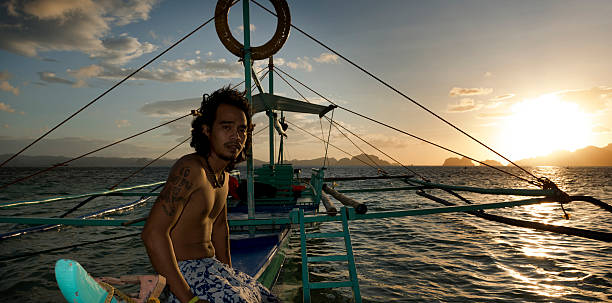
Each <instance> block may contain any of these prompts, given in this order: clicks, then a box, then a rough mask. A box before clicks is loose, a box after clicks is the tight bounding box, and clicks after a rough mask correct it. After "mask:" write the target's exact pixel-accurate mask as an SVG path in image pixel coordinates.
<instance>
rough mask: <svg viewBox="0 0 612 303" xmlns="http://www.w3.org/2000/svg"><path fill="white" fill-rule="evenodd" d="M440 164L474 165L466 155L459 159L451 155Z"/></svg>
mask: <svg viewBox="0 0 612 303" xmlns="http://www.w3.org/2000/svg"><path fill="white" fill-rule="evenodd" d="M442 166H474V163H473V162H472V160H470V159H468V158H466V157H463V158H461V159H459V158H454V157H451V158H448V159H446V160H444V163H443V164H442Z"/></svg>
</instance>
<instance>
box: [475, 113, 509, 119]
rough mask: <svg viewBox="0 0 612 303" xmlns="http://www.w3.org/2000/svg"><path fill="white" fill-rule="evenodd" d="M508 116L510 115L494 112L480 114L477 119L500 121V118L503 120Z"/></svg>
mask: <svg viewBox="0 0 612 303" xmlns="http://www.w3.org/2000/svg"><path fill="white" fill-rule="evenodd" d="M508 116H510V113H500V112H494V113H480V114H478V118H482V119H501V118H505V117H508Z"/></svg>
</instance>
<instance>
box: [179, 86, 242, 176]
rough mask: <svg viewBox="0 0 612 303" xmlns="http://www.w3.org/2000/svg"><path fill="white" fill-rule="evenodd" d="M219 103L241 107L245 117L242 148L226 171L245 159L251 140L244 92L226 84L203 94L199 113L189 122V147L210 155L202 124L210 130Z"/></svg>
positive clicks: (199, 152)
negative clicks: (245, 123)
mask: <svg viewBox="0 0 612 303" xmlns="http://www.w3.org/2000/svg"><path fill="white" fill-rule="evenodd" d="M220 104H228V105H232V106H235V107H237V108H239V109H241V110H242V111H243V112H244V115H245V116H246V119H247V138H246V142H245V144H244V148H243V149H242V151H241V152H240V153H239V154H238V156H237V157H236V159H234V160H232V161H231V162H230V163H229V164H228V165H227V167H226V168H225V170H226V171H230V170H232V169H234V167H235V166H236V164H238V163H240V162H242V161H244V160H246V159H247V154H246V151H247V149H248V147H249V146H251V142H252V131H253V125H252V124H251V107H250V105H249V102H248V100H247V99H246V98H245V97H244V92H240V91H238V90H235V89H232V88H230V87H229V85H228V86H225V87H222V88H220V89H218V90H216V91H215V92H213V93H212V94H211V95H210V96H208V97H207V95H204V97H203V100H202V105H201V106H200V111H199V112H200V115H198V116H197V117H196V118H195V119H193V121H192V122H191V143H190V145H191V147H193V148H195V150H196V153H197V154H198V155H200V156H203V157H208V156H209V155H210V140H209V138H208V136H207V135H206V134H204V132H202V125H204V124H206V125H208V127H209V128H210V129H211V130H212V127H213V123H214V122H215V119H216V115H217V108H218V107H219V105H220Z"/></svg>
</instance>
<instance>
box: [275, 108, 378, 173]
mask: <svg viewBox="0 0 612 303" xmlns="http://www.w3.org/2000/svg"><path fill="white" fill-rule="evenodd" d="M287 123H289V124H291V125H293V126H295V127H296V128H298V129H299V130H301V131H303V132H305V133H307V134H309V135H311V136H313V137H315V138H317V139H319V140H321V141H323V144H326V143H327V141H325V139H321V138H319V137H317V136H315V135H314V134H313V133H311V132H309V131H307V130H305V129H303V128H301V127H299V126H297V125H296V124H295V123H293V122H291V121H289V120H287ZM329 146H331V147H333V148H335V149H337V150H339V151H341V152H343V153H345V154H347V155H349V156H351V157H353V158H355V159H357V160H359V161H360V162H361V163H363V164H365V165H367V166H369V167H372V168H374V169H378V168H377V167H374V166H372V164H370V163H368V162H365V161H363V160H361V159H360V158H359V157H355V156H353V155H351V154H350V153H349V152H347V151H345V150H343V149H341V148H339V147H337V146H335V145H333V144H331V143H329Z"/></svg>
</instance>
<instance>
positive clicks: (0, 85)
mask: <svg viewBox="0 0 612 303" xmlns="http://www.w3.org/2000/svg"><path fill="white" fill-rule="evenodd" d="M0 90H3V91H5V92H11V93H13V95H15V96H18V95H19V88H18V87H14V86H12V85H11V84H10V83H9V82H8V81H1V82H0Z"/></svg>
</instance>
